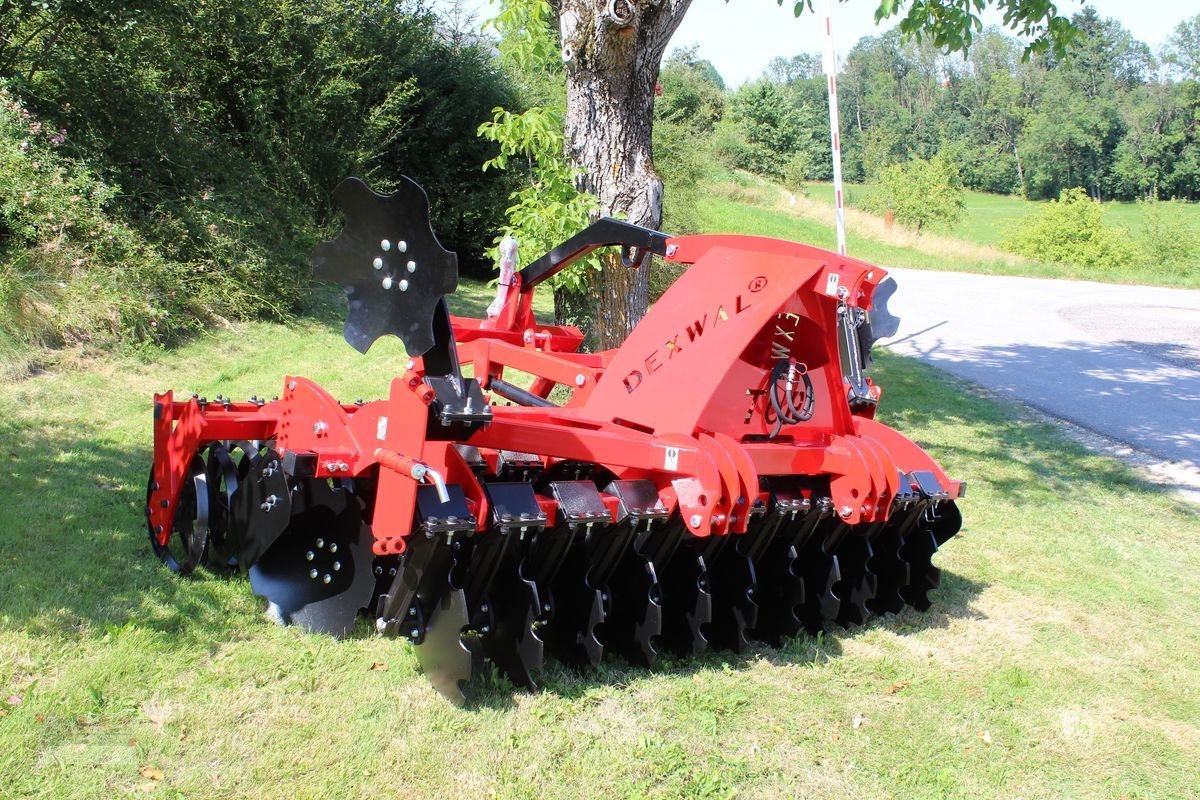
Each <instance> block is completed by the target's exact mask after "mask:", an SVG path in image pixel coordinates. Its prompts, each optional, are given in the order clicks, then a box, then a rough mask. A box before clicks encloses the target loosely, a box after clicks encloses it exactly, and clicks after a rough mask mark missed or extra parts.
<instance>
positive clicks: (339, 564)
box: [333, 561, 342, 572]
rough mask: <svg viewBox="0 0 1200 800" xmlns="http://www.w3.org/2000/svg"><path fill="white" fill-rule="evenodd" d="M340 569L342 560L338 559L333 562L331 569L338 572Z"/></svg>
mask: <svg viewBox="0 0 1200 800" xmlns="http://www.w3.org/2000/svg"><path fill="white" fill-rule="evenodd" d="M341 569H342V562H340V561H335V562H333V571H334V572H339V571H341Z"/></svg>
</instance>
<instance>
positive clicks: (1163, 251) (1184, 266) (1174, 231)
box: [1137, 200, 1200, 275]
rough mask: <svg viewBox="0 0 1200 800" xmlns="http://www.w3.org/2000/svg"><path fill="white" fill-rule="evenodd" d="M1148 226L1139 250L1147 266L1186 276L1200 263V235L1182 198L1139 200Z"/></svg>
mask: <svg viewBox="0 0 1200 800" xmlns="http://www.w3.org/2000/svg"><path fill="white" fill-rule="evenodd" d="M1139 205H1140V206H1141V210H1142V222H1143V224H1144V225H1145V228H1144V229H1143V230H1142V233H1141V235H1140V236H1139V237H1138V241H1137V244H1138V249H1139V250H1141V257H1142V260H1143V262H1144V263H1145V264H1146V266H1148V267H1150V268H1152V269H1160V270H1163V271H1165V272H1173V273H1176V274H1180V275H1182V274H1183V273H1185V272H1186V271H1187V270H1189V269H1195V268H1196V264H1197V263H1198V262H1200V234H1197V233H1196V231H1195V230H1194V229H1193V228H1192V227H1191V226H1189V225H1188V223H1187V220H1186V219H1185V218H1184V214H1183V208H1184V206H1183V203H1181V202H1180V201H1178V200H1170V201H1158V200H1145V201H1142V202H1141V203H1139Z"/></svg>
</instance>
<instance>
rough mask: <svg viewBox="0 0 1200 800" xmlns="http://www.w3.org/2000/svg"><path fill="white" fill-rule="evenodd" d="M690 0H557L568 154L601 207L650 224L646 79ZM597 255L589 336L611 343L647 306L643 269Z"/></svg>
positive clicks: (655, 186)
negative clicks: (599, 261) (598, 266)
mask: <svg viewBox="0 0 1200 800" xmlns="http://www.w3.org/2000/svg"><path fill="white" fill-rule="evenodd" d="M690 5H691V0H562V4H561V6H560V9H559V27H560V33H561V35H562V48H563V61H564V64H565V65H566V74H567V116H566V148H567V158H568V160H569V161H570V162H571V164H572V165H573V166H575V167H576V168H578V169H579V170H581V172H582V177H581V181H582V185H581V187H580V188H581V189H584V190H585V191H588V192H590V193H591V194H593V195H595V196H596V197H597V198H598V199H599V201H600V214H601V215H603V216H620V217H623V218H625V219H627V220H628V221H630V222H632V223H634V224H636V225H642V226H645V227H648V228H656V229H657V228H658V227H659V226H660V225H661V224H662V192H663V185H662V180H661V179H660V178H659V176H658V173H656V172H655V170H654V162H653V155H652V152H651V147H652V144H651V142H652V133H653V120H654V87H655V84H656V83H657V82H658V71H659V63H660V62H661V61H662V57H663V53H664V52H665V51H666V49H667V44H668V42H670V39H671V35H672V34H673V33H675V29H676V28H678V27H679V23H680V22H681V21H682V20H683V15H684V14H685V13H686V12H687V9H688V7H689V6H690ZM647 266H648V264H647V265H643V268H642V269H638V270H630V269H626V268H624V267H622V266H621V264H620V260H619V259H618V258H615V257H611V258H608V257H606V258H605V260H604V269H603V271H602V272H601V273H600V274H599V275H598V276H596V279H595V280H594V281H593V284H594V292H593V297H594V298H595V302H596V323H595V324H596V327H595V338H596V343H597V345H598V346H599V347H600V348H602V349H603V348H610V347H615V346H617V345H618V344H620V343H621V341H623V340H624V338H625V337H626V336H627V335H628V334H629V332H630V331H631V330H633V326H634V325H636V324H637V323H638V321H639V320H640V319H641V318H642V317H643V316H644V315H645V313H646V308H647V306H648V304H649V288H648V286H649V284H648V278H649V272H648V270H647V268H646V267H647Z"/></svg>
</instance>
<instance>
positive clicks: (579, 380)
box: [575, 372, 587, 386]
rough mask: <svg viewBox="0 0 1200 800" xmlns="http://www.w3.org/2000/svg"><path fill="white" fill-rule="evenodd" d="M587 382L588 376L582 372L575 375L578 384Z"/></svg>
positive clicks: (581, 384)
mask: <svg viewBox="0 0 1200 800" xmlns="http://www.w3.org/2000/svg"><path fill="white" fill-rule="evenodd" d="M585 383H587V378H585V377H584V375H583V373H582V372H581V373H579V374H578V375H576V376H575V385H576V386H583V385H584V384H585Z"/></svg>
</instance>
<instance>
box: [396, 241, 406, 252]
mask: <svg viewBox="0 0 1200 800" xmlns="http://www.w3.org/2000/svg"><path fill="white" fill-rule="evenodd" d="M396 249H397V250H399V251H400V252H401V253H407V252H408V242H405V241H401V242H400V244H398V245H396Z"/></svg>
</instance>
